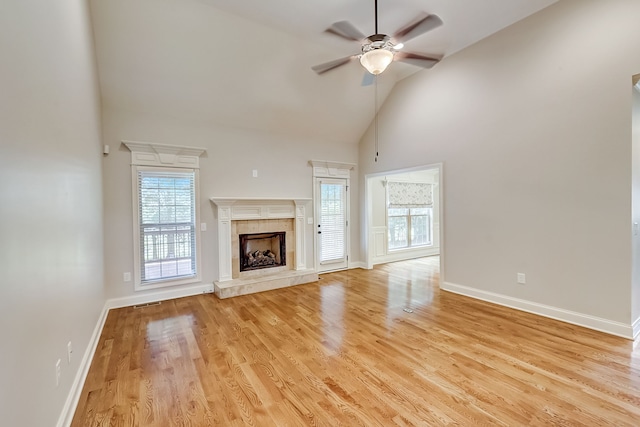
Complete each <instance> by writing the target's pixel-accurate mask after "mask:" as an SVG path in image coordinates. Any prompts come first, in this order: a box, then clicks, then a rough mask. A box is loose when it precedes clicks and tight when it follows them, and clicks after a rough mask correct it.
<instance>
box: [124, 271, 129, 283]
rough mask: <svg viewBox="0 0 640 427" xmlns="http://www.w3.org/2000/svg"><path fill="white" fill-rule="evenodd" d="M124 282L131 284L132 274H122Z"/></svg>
mask: <svg viewBox="0 0 640 427" xmlns="http://www.w3.org/2000/svg"><path fill="white" fill-rule="evenodd" d="M122 280H123V281H125V282H130V281H131V273H129V272H126V273H123V274H122Z"/></svg>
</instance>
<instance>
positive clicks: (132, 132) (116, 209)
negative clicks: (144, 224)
mask: <svg viewBox="0 0 640 427" xmlns="http://www.w3.org/2000/svg"><path fill="white" fill-rule="evenodd" d="M103 123H104V141H105V143H106V144H109V145H110V146H111V147H112V149H111V154H109V155H108V156H106V157H105V158H104V161H103V167H104V193H105V228H106V230H108V232H107V233H106V235H105V265H106V271H105V278H106V283H107V292H108V297H109V298H126V297H130V296H134V295H136V296H138V297H140V296H142V295H144V293H145V292H135V293H134V290H133V282H127V283H125V282H123V280H122V279H123V273H124V272H132V271H133V238H132V230H133V214H132V209H133V208H132V195H131V168H130V164H131V155H130V152H129V150H128V149H127V148H126V147H125V146H124V145H122V144H121V143H120V141H121V140H133V141H147V142H157V143H165V144H182V145H187V146H195V147H204V148H206V149H207V152H206V154H205V155H203V156H202V157H201V158H200V220H201V222H205V223H207V231H205V232H202V233H201V238H202V241H201V242H202V283H203V284H212V283H213V281H214V280H217V278H218V269H217V261H216V260H217V256H218V252H217V251H218V246H217V245H218V243H217V232H216V222H215V221H216V218H215V216H214V205H213V204H212V202H211V201H210V200H209V199H210V198H211V197H261V198H268V197H273V198H308V199H311V198H312V197H313V179H312V170H311V166H310V165H309V164H308V161H309V160H311V159H314V160H336V161H342V162H351V163H355V162H356V160H357V156H358V151H357V147H356V146H355V145H353V144H335V143H333V144H332V143H327V142H326V141H323V140H320V139H317V140H313V139H307V140H300V139H299V138H295V137H291V136H286V135H278V134H270V133H266V132H257V131H252V130H247V129H238V128H231V127H223V126H219V125H214V124H211V123H202V122H193V121H187V120H177V119H170V118H167V117H161V116H153V115H145V114H137V113H134V112H131V111H123V110H115V109H113V108H105V109H104V115H103ZM254 169H257V170H258V178H253V177H252V170H254ZM352 173H353V174H354V177H356V178H357V170H356V171H353V172H352ZM352 185H354V188H353V190H354V191H353V192H352V218H357V215H358V212H359V210H358V205H357V203H356V202H355V200H357V197H358V186H357V179H353V182H352ZM354 198H356V199H354ZM306 213H307V217H312V216H313V207H312V205H311V203H309V204H308V205H307V206H306ZM305 231H306V233H307V235H306V241H307V251H306V252H307V265H308V266H313V254H314V251H313V226H312V225H307V226H306V230H305ZM352 231H353V233H356V234H355V235H354V237H352V238H356V239H357V238H358V234H357V233H358V232H359V230H358V228H357V227H352ZM354 246H356V247H355V249H354V251H353V254H354V255H353V257H354V258H355V259H359V257H360V254H359V248H358V245H354ZM173 288H175V287H173Z"/></svg>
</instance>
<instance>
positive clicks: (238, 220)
mask: <svg viewBox="0 0 640 427" xmlns="http://www.w3.org/2000/svg"><path fill="white" fill-rule="evenodd" d="M211 201H212V202H213V204H214V206H215V211H216V214H217V215H216V219H217V226H218V271H219V278H218V280H217V281H216V282H214V291H215V294H216V295H217V296H218V298H230V297H234V296H238V295H246V294H250V293H255V292H262V291H267V290H271V289H278V288H283V287H287V286H295V285H300V284H303V283H309V282H314V281H317V280H318V274H317V272H316V271H315V270H314V269H313V268H307V267H306V250H305V248H306V234H305V225H306V222H307V219H306V208H305V205H306V204H307V203H308V202H310V199H261V198H218V197H214V198H211ZM275 231H284V232H286V247H287V254H286V260H287V264H286V265H285V266H282V267H274V268H264V269H260V270H253V271H243V272H240V259H239V258H240V241H239V237H238V236H239V235H240V234H249V233H268V232H275Z"/></svg>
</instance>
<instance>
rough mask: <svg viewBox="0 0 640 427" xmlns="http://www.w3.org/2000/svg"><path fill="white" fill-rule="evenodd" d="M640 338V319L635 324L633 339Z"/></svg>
mask: <svg viewBox="0 0 640 427" xmlns="http://www.w3.org/2000/svg"><path fill="white" fill-rule="evenodd" d="M638 336H640V317H638V318H637V319H636V321H635V322H633V339H634V340H635V339H636V338H638Z"/></svg>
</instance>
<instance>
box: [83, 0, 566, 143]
mask: <svg viewBox="0 0 640 427" xmlns="http://www.w3.org/2000/svg"><path fill="white" fill-rule="evenodd" d="M556 1H557V0H483V1H478V0H456V1H453V0H379V5H378V8H379V9H378V17H379V31H380V32H382V33H386V34H393V32H394V31H395V30H397V29H398V28H400V27H402V26H403V25H405V24H406V23H408V22H409V21H411V20H412V19H413V18H415V17H416V16H417V15H418V14H419V13H420V12H423V11H424V12H428V13H434V14H436V15H438V16H440V18H441V19H442V20H443V21H444V25H443V26H441V27H439V28H437V29H435V30H433V31H431V32H428V33H426V34H424V35H421V36H419V37H417V38H415V39H413V40H411V41H409V42H408V43H407V46H406V48H405V50H407V51H411V52H416V53H427V54H444V55H445V56H448V55H451V54H453V53H455V52H457V51H459V50H461V49H464V48H465V47H467V46H469V45H471V44H473V43H475V42H477V41H478V40H481V39H482V38H485V37H487V36H489V35H491V34H493V33H495V32H497V31H499V30H500V29H502V28H505V27H507V26H509V25H511V24H512V23H514V22H517V21H519V20H521V19H523V18H525V17H526V16H528V15H530V14H533V13H535V12H537V11H538V10H540V9H542V8H544V7H547V6H549V5H551V4H553V3H555V2H556ZM91 11H92V19H93V23H94V31H95V38H96V50H97V56H98V69H99V74H100V82H101V91H102V96H103V102H104V104H105V106H106V107H107V109H115V110H121V111H129V112H137V113H141V114H146V115H154V116H158V117H167V118H172V119H174V120H181V121H191V122H194V123H195V122H206V123H212V124H219V125H226V126H235V127H243V128H250V129H256V130H260V131H269V132H274V133H282V134H290V135H296V136H299V137H301V138H304V137H305V136H306V137H309V138H310V139H315V140H316V141H317V139H324V140H328V141H334V142H341V143H353V144H356V143H358V141H359V139H360V137H361V135H362V133H363V132H364V131H365V130H366V128H367V126H368V125H369V123H370V122H371V120H372V118H373V116H374V111H375V108H374V92H373V89H372V87H361V86H360V83H361V80H362V76H363V75H364V71H363V69H362V68H361V67H360V65H359V64H358V63H357V62H355V61H353V62H352V63H350V64H348V65H346V66H344V67H340V68H337V69H335V70H332V71H330V72H328V73H326V74H324V75H322V76H317V75H316V74H315V73H314V72H313V71H312V70H311V69H310V67H311V66H312V65H316V64H319V63H323V62H326V61H330V60H332V59H337V58H340V57H344V56H348V55H351V54H356V53H358V52H359V45H358V43H356V42H349V41H347V40H343V39H340V38H339V37H336V36H332V35H330V34H326V33H324V30H325V29H326V28H328V27H329V26H330V25H331V24H332V23H334V22H337V21H341V20H347V21H350V22H351V23H352V24H354V25H355V26H356V27H357V28H359V29H360V30H361V31H362V32H363V33H364V34H366V35H369V34H372V33H373V32H374V12H373V0H304V1H300V0H270V1H264V0H242V1H238V0H136V1H130V0H91ZM444 60H445V61H446V58H445V59H444ZM436 66H437V65H436ZM417 71H420V69H419V68H417V67H414V66H411V65H408V64H401V63H393V64H392V65H391V66H390V69H389V70H388V71H386V72H385V73H384V74H383V75H382V77H381V78H380V80H379V85H380V87H379V101H380V102H381V101H382V100H383V99H384V98H385V97H386V95H387V94H388V93H389V91H390V90H392V88H393V85H394V84H395V82H396V81H397V79H400V78H403V77H406V76H407V75H409V74H412V73H414V72H417ZM422 72H427V73H428V72H429V71H428V70H425V71H422ZM380 102H379V103H380ZM123 137H125V136H124V135H123Z"/></svg>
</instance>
